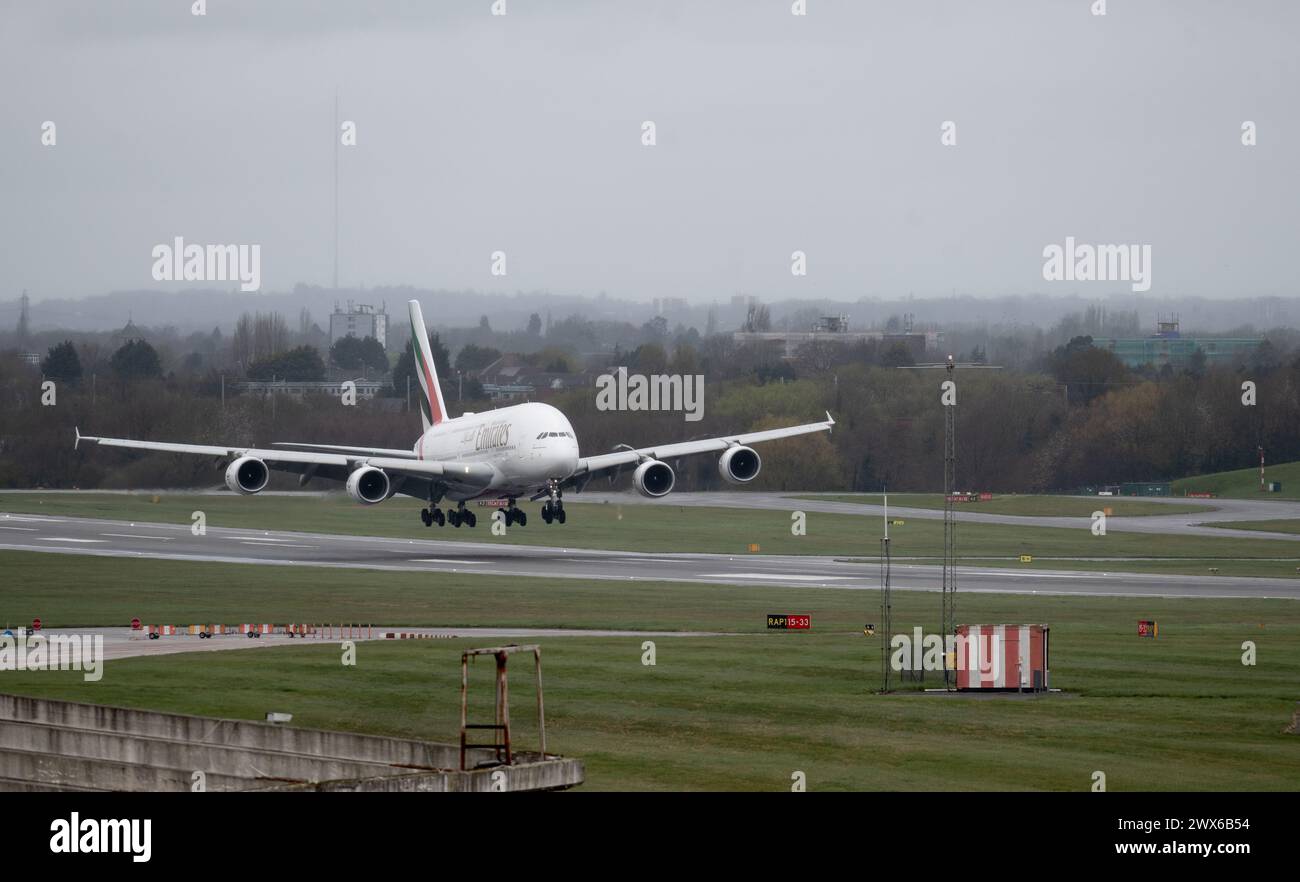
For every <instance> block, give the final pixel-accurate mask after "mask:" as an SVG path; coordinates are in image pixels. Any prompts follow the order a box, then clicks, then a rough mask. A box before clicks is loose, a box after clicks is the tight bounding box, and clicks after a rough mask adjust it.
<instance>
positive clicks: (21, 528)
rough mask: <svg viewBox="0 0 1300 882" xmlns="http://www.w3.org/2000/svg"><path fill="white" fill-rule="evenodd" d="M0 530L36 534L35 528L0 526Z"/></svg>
mask: <svg viewBox="0 0 1300 882" xmlns="http://www.w3.org/2000/svg"><path fill="white" fill-rule="evenodd" d="M0 530H26V531H27V532H29V533H35V532H36V528H35V527H3V526H0Z"/></svg>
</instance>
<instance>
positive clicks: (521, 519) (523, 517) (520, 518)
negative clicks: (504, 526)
mask: <svg viewBox="0 0 1300 882" xmlns="http://www.w3.org/2000/svg"><path fill="white" fill-rule="evenodd" d="M515 523H517V524H519V526H521V527H527V526H528V515H527V514H526V513H524V512H522V511H521V512H519V514H517V515H515Z"/></svg>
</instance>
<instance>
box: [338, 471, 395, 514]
mask: <svg viewBox="0 0 1300 882" xmlns="http://www.w3.org/2000/svg"><path fill="white" fill-rule="evenodd" d="M389 486H390V485H389V481H388V475H386V474H384V473H383V472H382V471H380V470H379V469H377V468H375V467H374V466H362V467H361V468H359V469H356V470H354V471H353V472H352V474H350V475H348V483H347V488H348V495H349V496H351V497H352V498H353V499H355V500H356V501H357V502H360V503H361V504H362V505H374V504H375V503H376V502H383V501H384V500H385V499H387V498H388V490H389Z"/></svg>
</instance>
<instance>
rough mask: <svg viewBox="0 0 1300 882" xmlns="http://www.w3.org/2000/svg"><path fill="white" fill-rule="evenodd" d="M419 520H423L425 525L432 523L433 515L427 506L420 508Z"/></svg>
mask: <svg viewBox="0 0 1300 882" xmlns="http://www.w3.org/2000/svg"><path fill="white" fill-rule="evenodd" d="M420 520H421V521H423V522H424V525H425V526H426V527H429V526H432V525H433V515H431V514H429V510H428V509H427V508H422V509H420Z"/></svg>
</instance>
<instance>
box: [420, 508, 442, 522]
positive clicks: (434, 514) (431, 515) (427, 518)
mask: <svg viewBox="0 0 1300 882" xmlns="http://www.w3.org/2000/svg"><path fill="white" fill-rule="evenodd" d="M420 520H422V521H424V525H425V526H426V527H432V526H433V525H434V524H437V525H438V526H439V527H441V526H442V525H443V524H445V523H447V517H446V515H444V514H443V513H442V509H440V508H436V507H430V508H422V509H420Z"/></svg>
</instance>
